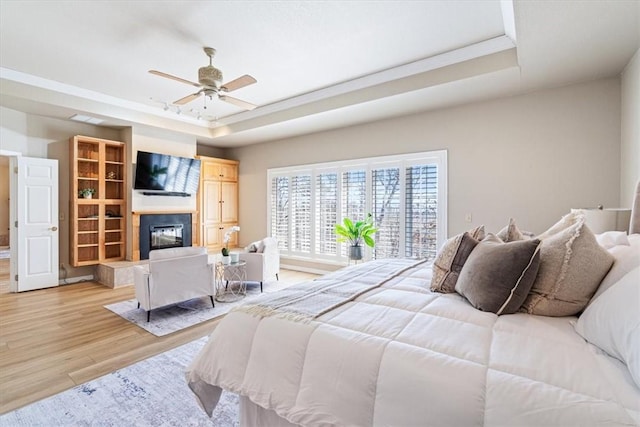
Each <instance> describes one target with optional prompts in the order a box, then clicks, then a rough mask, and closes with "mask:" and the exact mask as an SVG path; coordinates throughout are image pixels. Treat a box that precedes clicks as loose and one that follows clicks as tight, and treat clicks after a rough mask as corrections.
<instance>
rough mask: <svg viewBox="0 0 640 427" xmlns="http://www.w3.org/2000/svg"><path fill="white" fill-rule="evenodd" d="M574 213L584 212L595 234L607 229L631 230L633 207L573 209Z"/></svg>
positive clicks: (588, 224) (587, 222)
mask: <svg viewBox="0 0 640 427" xmlns="http://www.w3.org/2000/svg"><path fill="white" fill-rule="evenodd" d="M571 212H573V213H583V214H584V217H585V220H586V221H585V222H586V224H587V226H588V227H589V229H591V231H593V232H594V233H595V234H599V233H604V232H605V231H626V232H628V231H629V221H630V220H631V209H599V208H580V209H571Z"/></svg>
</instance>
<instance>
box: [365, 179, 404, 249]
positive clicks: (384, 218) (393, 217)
mask: <svg viewBox="0 0 640 427" xmlns="http://www.w3.org/2000/svg"><path fill="white" fill-rule="evenodd" d="M400 193H401V182H400V168H397V167H394V168H384V169H374V170H372V171H371V202H372V209H373V216H374V225H375V227H376V228H377V229H378V232H377V233H376V237H375V241H376V245H375V247H374V251H373V256H374V258H376V259H380V258H397V257H398V256H400V240H401V237H402V236H401V235H400V226H401V217H400V204H401V200H400Z"/></svg>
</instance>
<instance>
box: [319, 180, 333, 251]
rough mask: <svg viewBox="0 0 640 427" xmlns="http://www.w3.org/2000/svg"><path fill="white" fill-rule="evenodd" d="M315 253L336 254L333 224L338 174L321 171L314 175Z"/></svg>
mask: <svg viewBox="0 0 640 427" xmlns="http://www.w3.org/2000/svg"><path fill="white" fill-rule="evenodd" d="M315 211H316V212H315V215H316V218H315V225H316V227H315V229H316V243H315V245H316V253H317V254H322V255H335V254H336V248H337V243H336V233H335V225H336V223H337V222H338V174H337V173H335V172H333V173H321V174H318V175H317V176H316V209H315Z"/></svg>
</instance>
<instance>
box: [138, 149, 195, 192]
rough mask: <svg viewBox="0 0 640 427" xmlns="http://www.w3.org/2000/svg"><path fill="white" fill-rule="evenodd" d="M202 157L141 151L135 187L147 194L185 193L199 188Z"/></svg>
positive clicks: (139, 152)
mask: <svg viewBox="0 0 640 427" xmlns="http://www.w3.org/2000/svg"><path fill="white" fill-rule="evenodd" d="M199 182H200V160H198V159H190V158H186V157H177V156H170V155H167V154H158V153H149V152H146V151H138V157H137V161H136V179H135V184H134V186H133V188H134V189H135V190H145V191H143V192H142V194H144V195H147V196H183V197H188V196H190V195H192V194H195V193H197V192H198V183H199Z"/></svg>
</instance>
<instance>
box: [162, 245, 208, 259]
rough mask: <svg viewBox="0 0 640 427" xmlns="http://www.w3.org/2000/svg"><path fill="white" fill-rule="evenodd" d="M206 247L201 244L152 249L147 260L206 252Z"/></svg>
mask: <svg viewBox="0 0 640 427" xmlns="http://www.w3.org/2000/svg"><path fill="white" fill-rule="evenodd" d="M206 253H207V249H206V248H204V247H202V246H186V247H183V248H167V249H154V250H152V251H150V252H149V261H154V260H159V259H169V258H179V257H183V256H193V255H201V254H206Z"/></svg>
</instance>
